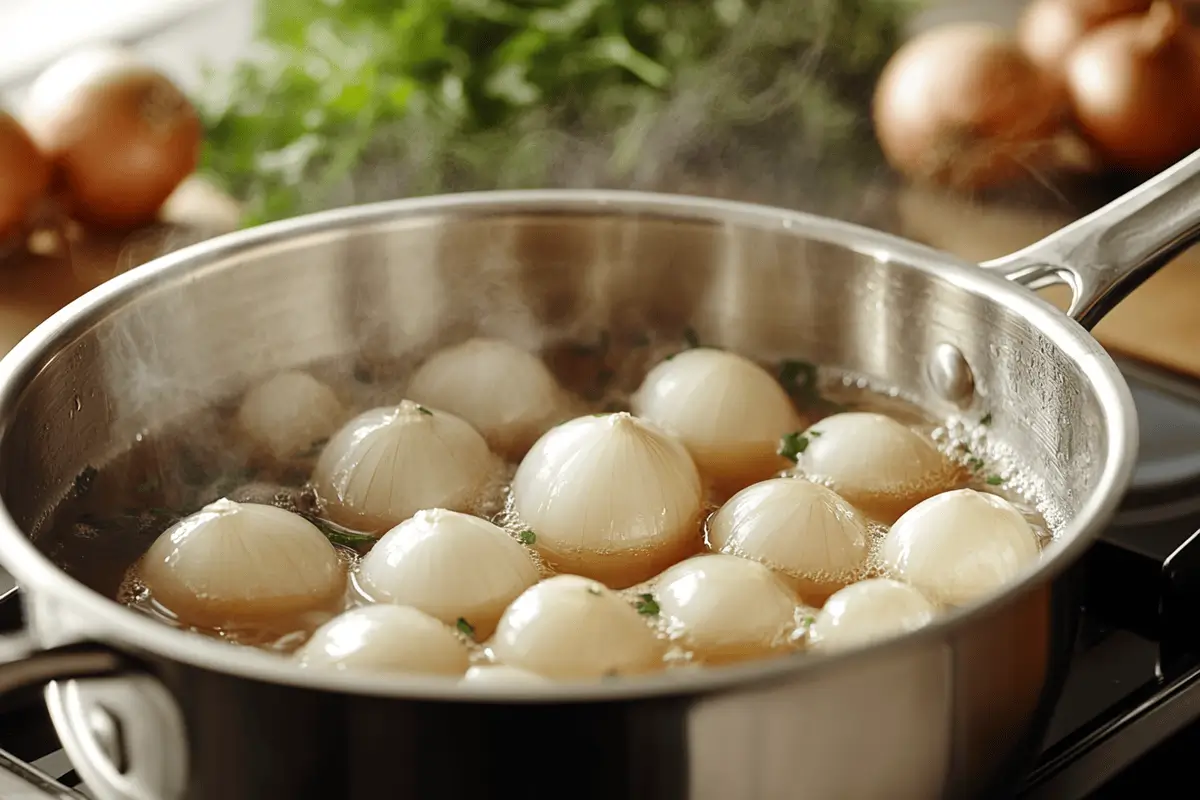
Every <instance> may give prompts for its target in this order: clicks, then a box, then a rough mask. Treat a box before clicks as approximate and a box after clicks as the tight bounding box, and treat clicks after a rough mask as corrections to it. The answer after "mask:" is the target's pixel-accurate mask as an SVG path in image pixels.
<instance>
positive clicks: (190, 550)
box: [138, 500, 346, 628]
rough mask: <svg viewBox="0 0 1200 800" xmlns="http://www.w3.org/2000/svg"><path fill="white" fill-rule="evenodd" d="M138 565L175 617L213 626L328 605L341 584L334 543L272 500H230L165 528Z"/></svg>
mask: <svg viewBox="0 0 1200 800" xmlns="http://www.w3.org/2000/svg"><path fill="white" fill-rule="evenodd" d="M138 572H139V575H140V577H141V579H142V582H143V583H144V584H145V585H146V586H147V588H149V589H150V591H151V594H152V595H153V597H154V599H155V600H156V601H157V602H158V603H159V604H161V605H162V606H164V607H165V608H167V609H168V610H170V611H171V612H173V613H175V614H176V615H177V616H179V618H180V619H181V621H183V622H184V623H185V624H192V625H198V626H202V627H211V628H220V627H225V626H237V625H241V624H264V623H269V622H271V621H272V620H275V619H281V620H286V619H287V618H289V617H293V616H295V615H298V614H302V613H305V612H311V611H317V610H328V609H330V608H332V607H333V606H335V605H336V604H337V603H339V602H340V601H341V598H342V595H343V592H344V591H345V586H346V570H345V567H344V566H343V564H342V562H341V559H340V558H339V557H338V555H337V551H336V550H335V549H334V547H333V545H331V544H330V543H329V541H328V540H327V539H326V538H325V537H324V535H322V534H321V532H320V531H319V530H318V529H317V528H316V526H314V525H313V524H312V523H310V522H308V521H307V520H305V519H304V518H302V517H299V516H297V515H295V514H292V513H291V512H288V511H284V510H283V509H281V508H276V507H274V506H269V505H260V504H257V503H235V502H232V501H230V500H218V501H216V502H214V503H210V504H209V505H207V506H205V507H204V508H202V509H200V510H199V511H197V512H196V513H194V514H192V515H190V516H188V517H185V518H184V519H182V520H180V521H179V522H177V523H176V524H175V525H172V526H171V527H170V528H168V529H167V530H166V531H164V532H163V533H162V535H160V536H159V537H158V539H156V540H155V542H154V544H152V545H150V549H149V550H147V551H146V554H145V555H144V556H143V557H142V560H141V562H140V564H139V568H138Z"/></svg>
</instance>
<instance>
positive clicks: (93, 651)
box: [0, 631, 187, 800]
mask: <svg viewBox="0 0 1200 800" xmlns="http://www.w3.org/2000/svg"><path fill="white" fill-rule="evenodd" d="M34 686H45V687H46V700H47V705H48V707H49V709H50V713H51V719H52V720H53V722H54V725H55V730H56V731H57V732H58V734H59V736H60V737H61V740H62V746H63V749H64V750H66V751H67V756H68V757H69V758H70V760H71V762H72V763H73V764H74V766H75V768H76V771H77V772H79V774H80V775H81V776H82V777H83V778H84V780H85V782H86V783H87V785H88V787H89V789H91V790H92V791H93V792H95V793H96V794H97V795H98V796H99V797H101V798H104V800H108V799H109V798H120V800H175V798H178V797H180V796H182V793H183V791H184V786H185V782H186V779H185V776H186V773H187V766H186V755H187V753H186V738H185V732H184V727H183V721H182V718H181V717H180V714H179V710H178V708H177V706H176V705H175V702H174V698H172V697H171V695H170V693H169V692H168V691H167V689H166V688H165V687H164V686H163V685H162V684H161V683H160V682H159V681H158V680H157V679H156V678H154V677H153V676H151V675H149V674H148V673H147V672H146V671H145V670H144V669H143V668H142V667H141V666H139V665H138V664H137V663H136V662H134V661H133V660H132V659H130V658H129V657H128V656H127V655H125V654H123V653H121V652H120V651H118V650H115V649H113V648H111V647H108V646H107V645H104V644H101V643H98V642H82V643H78V644H71V645H65V646H62V647H55V648H50V649H43V648H41V647H40V646H39V645H38V644H37V642H36V641H35V640H34V638H33V637H32V636H31V635H30V634H29V633H28V632H27V631H19V632H15V633H6V634H2V635H0V696H3V695H4V694H5V693H7V692H11V691H15V690H17V689H22V688H28V687H34ZM12 786H19V787H20V789H19V791H18V790H13V789H12V788H7V791H6V793H4V794H0V797H4V798H7V797H29V798H31V800H34V799H36V800H47V799H49V798H53V800H67V799H68V798H78V797H83V795H81V794H79V793H77V792H73V791H72V790H70V789H67V788H66V787H62V786H61V785H60V784H58V783H57V782H56V781H53V780H51V779H49V778H48V777H47V776H44V775H41V773H39V772H38V771H37V770H35V769H33V768H32V767H30V766H29V765H27V764H24V763H23V762H21V761H19V760H18V759H15V758H12V757H11V756H8V754H6V753H4V752H3V751H0V789H5V788H6V787H12Z"/></svg>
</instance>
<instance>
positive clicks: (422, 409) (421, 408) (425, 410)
mask: <svg viewBox="0 0 1200 800" xmlns="http://www.w3.org/2000/svg"><path fill="white" fill-rule="evenodd" d="M417 411H419V412H421V413H422V414H425V415H426V416H430V417H432V416H433V412H432V411H430V410H429V409H428V408H426V407H425V406H417Z"/></svg>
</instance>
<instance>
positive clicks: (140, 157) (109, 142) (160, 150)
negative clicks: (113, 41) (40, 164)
mask: <svg viewBox="0 0 1200 800" xmlns="http://www.w3.org/2000/svg"><path fill="white" fill-rule="evenodd" d="M90 55H91V54H88V53H81V54H78V55H75V56H68V57H67V58H65V59H63V60H62V61H61V62H59V63H58V64H56V65H54V66H52V67H50V69H49V70H47V72H46V73H45V74H44V75H43V76H42V77H41V78H39V79H38V81H36V82H35V83H34V85H33V86H32V87H31V89H30V95H31V98H32V100H31V108H32V109H33V111H32V112H31V118H30V127H31V132H32V133H33V134H34V137H35V139H36V141H37V143H38V145H39V146H40V147H41V148H42V150H43V152H45V153H46V155H47V157H48V158H49V159H50V160H51V162H52V163H53V164H54V165H55V168H56V170H57V172H58V174H59V177H60V180H61V182H62V184H63V190H64V198H63V199H64V201H65V205H66V206H67V209H68V211H69V213H70V214H71V215H72V216H73V217H74V218H75V219H78V220H80V221H82V222H88V223H94V224H98V225H103V226H108V227H114V228H133V227H137V226H139V225H144V224H146V223H149V222H153V221H154V219H155V217H156V216H157V214H158V210H159V209H160V208H161V207H162V205H163V203H164V202H165V201H166V199H167V198H168V197H169V196H170V195H171V193H172V192H174V191H175V189H176V187H178V186H179V184H180V183H181V182H182V181H183V179H184V178H186V177H187V176H188V175H190V174H191V173H192V172H193V171H195V169H196V165H197V163H198V162H199V159H200V142H201V138H202V132H201V126H200V118H199V116H198V115H197V113H196V110H195V108H193V106H192V104H191V103H190V102H189V101H188V99H187V97H186V96H184V94H183V92H181V91H180V90H179V88H178V87H177V86H175V84H174V83H172V82H171V81H170V80H169V79H168V78H167V77H166V76H164V75H163V74H161V73H160V72H158V71H157V70H155V69H154V68H152V67H150V66H148V65H145V64H142V63H140V62H139V61H137V60H136V59H135V58H133V57H132V56H130V55H128V54H122V53H119V52H116V53H112V54H103V53H101V54H99V55H98V57H95V58H89V56H90Z"/></svg>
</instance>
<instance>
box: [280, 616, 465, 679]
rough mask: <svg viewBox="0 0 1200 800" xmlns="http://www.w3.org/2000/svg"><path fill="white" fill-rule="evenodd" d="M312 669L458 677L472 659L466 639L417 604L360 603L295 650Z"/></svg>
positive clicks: (319, 629)
mask: <svg viewBox="0 0 1200 800" xmlns="http://www.w3.org/2000/svg"><path fill="white" fill-rule="evenodd" d="M295 657H296V659H297V660H298V661H299V662H300V664H301V666H303V667H306V668H310V669H334V670H354V671H364V672H391V673H405V672H407V673H418V674H426V675H444V676H447V677H460V676H462V675H463V674H465V673H466V671H467V667H468V666H469V664H470V651H469V650H468V649H467V646H466V643H465V642H463V640H462V639H461V638H460V637H459V636H458V635H457V634H456V633H455V632H454V631H453V630H451V629H450V628H449V627H447V626H446V625H444V624H442V623H441V622H439V621H437V620H436V619H434V618H433V617H430V616H428V615H426V614H422V613H421V612H420V611H417V610H416V609H415V608H408V607H406V606H393V605H373V606H361V607H359V608H354V609H351V610H349V611H346V612H344V613H342V614H341V615H339V616H337V617H335V618H333V619H331V620H330V621H329V622H326V623H325V624H324V625H322V626H321V627H320V628H318V629H317V631H316V632H315V633H314V634H313V635H312V638H311V639H309V640H308V642H306V643H305V644H304V646H303V647H301V648H300V650H298V651H297V652H296V656H295Z"/></svg>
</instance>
